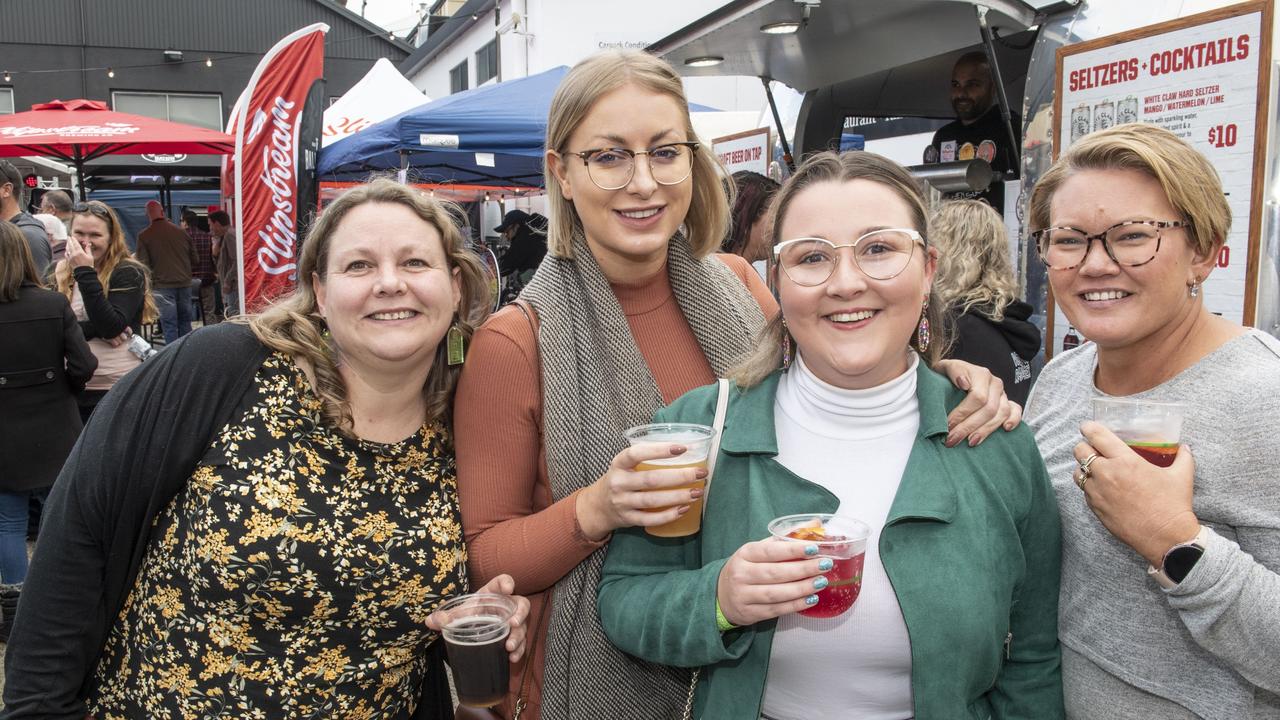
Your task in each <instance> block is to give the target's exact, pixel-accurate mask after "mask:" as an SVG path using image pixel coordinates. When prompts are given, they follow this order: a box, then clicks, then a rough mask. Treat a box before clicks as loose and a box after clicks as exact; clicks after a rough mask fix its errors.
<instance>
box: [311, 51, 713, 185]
mask: <svg viewBox="0 0 1280 720" xmlns="http://www.w3.org/2000/svg"><path fill="white" fill-rule="evenodd" d="M568 72H569V68H567V67H565V66H563V65H562V66H560V67H557V68H553V69H551V70H547V71H546V72H541V73H538V74H537V75H530V76H529V77H525V78H518V79H515V80H508V81H506V82H501V83H496V84H494V85H485V86H483V87H478V88H475V89H473V90H467V91H465V92H460V93H456V94H453V95H449V96H447V97H443V98H440V99H438V100H433V101H431V102H428V103H424V104H422V105H419V106H418V107H416V108H414V109H412V110H408V111H406V112H403V113H401V114H399V115H396V116H395V117H392V118H388V119H386V120H383V121H382V122H380V123H378V124H376V125H373V126H371V127H369V128H366V129H365V130H362V131H360V132H358V133H356V134H355V135H352V136H351V137H349V138H346V139H344V140H339V141H338V142H336V143H334V144H332V145H330V146H329V147H327V148H322V149H321V150H320V160H319V163H318V166H317V168H316V172H317V174H318V175H319V177H320V179H321V180H339V181H341V180H355V181H359V180H363V179H364V178H365V176H367V175H368V174H369V173H370V172H377V171H385V170H398V169H401V168H405V169H408V170H409V176H410V179H411V180H413V181H416V182H424V183H441V184H447V183H456V184H468V185H501V186H508V187H518V186H523V187H541V186H542V180H543V178H542V156H543V142H544V140H545V137H546V134H547V113H548V111H549V110H550V109H551V97H552V96H553V95H555V92H556V88H557V87H558V86H559V85H560V81H561V80H562V79H563V78H564V76H565V74H566V73H568ZM689 109H690V110H692V111H698V112H708V111H712V112H713V111H715V108H710V107H706V106H702V105H696V104H690V106H689Z"/></svg>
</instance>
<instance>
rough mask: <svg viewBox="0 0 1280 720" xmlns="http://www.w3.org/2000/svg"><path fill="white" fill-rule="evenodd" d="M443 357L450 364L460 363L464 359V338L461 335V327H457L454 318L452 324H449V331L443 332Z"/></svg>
mask: <svg viewBox="0 0 1280 720" xmlns="http://www.w3.org/2000/svg"><path fill="white" fill-rule="evenodd" d="M444 342H445V357H446V358H447V359H448V362H449V364H450V365H461V364H462V361H463V360H465V359H466V348H465V347H464V338H463V337H462V328H460V327H458V321H457V319H454V321H453V325H451V326H449V332H447V333H445V341H444Z"/></svg>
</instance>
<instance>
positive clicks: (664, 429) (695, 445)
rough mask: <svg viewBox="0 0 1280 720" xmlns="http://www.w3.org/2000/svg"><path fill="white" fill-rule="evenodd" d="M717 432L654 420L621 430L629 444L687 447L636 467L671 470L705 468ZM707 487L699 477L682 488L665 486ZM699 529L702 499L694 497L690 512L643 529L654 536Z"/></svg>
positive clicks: (687, 532) (681, 533)
mask: <svg viewBox="0 0 1280 720" xmlns="http://www.w3.org/2000/svg"><path fill="white" fill-rule="evenodd" d="M715 435H716V431H715V429H714V428H712V427H710V426H709V425H696V424H694V423H653V424H650V425H637V426H635V427H633V428H631V429H630V430H627V432H626V433H624V436H625V437H626V438H627V442H630V443H631V445H632V446H633V447H634V446H637V445H645V444H649V443H679V444H681V445H684V446H685V447H687V448H688V450H686V451H685V452H684V454H682V455H677V456H675V457H671V458H658V459H656V460H646V461H645V462H642V463H640V464H639V465H637V466H636V470H671V469H676V468H690V467H693V468H702V469H703V470H706V469H707V455H708V454H709V453H710V451H711V439H712V438H714V437H715ZM705 486H706V481H705V480H698V481H697V482H695V483H693V484H692V485H685V486H683V487H682V488H666V489H668V490H675V489H692V488H701V487H705ZM668 509H669V508H654V509H653V510H650V512H662V511H663V510H668ZM701 529H702V498H697V499H696V500H693V501H692V502H690V503H689V511H688V512H686V513H685V514H683V515H681V516H680V517H678V518H676V519H675V520H672V521H671V522H669V523H663V524H661V525H652V526H649V527H646V528H645V532H647V533H649V534H650V535H654V536H657V537H685V536H687V535H694V534H696V533H697V532H698V531H699V530H701Z"/></svg>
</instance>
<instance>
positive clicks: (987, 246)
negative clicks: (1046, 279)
mask: <svg viewBox="0 0 1280 720" xmlns="http://www.w3.org/2000/svg"><path fill="white" fill-rule="evenodd" d="M929 233H930V238H931V239H932V240H933V243H934V245H936V246H937V247H938V250H939V252H941V254H942V257H941V258H939V260H938V274H937V276H936V277H935V278H934V281H933V289H934V292H936V293H937V294H938V299H939V300H940V301H941V302H942V304H943V307H945V308H947V309H948V310H949V311H951V312H954V313H955V314H957V315H963V314H964V313H966V312H969V311H970V310H972V309H976V310H977V311H978V312H980V313H982V314H983V315H985V316H986V317H989V318H991V319H992V320H994V321H996V322H999V321H1000V320H1002V319H1003V318H1004V309H1005V308H1006V307H1008V306H1009V303H1011V302H1013V301H1014V300H1017V299H1018V295H1019V292H1018V282H1017V280H1015V279H1014V276H1013V265H1012V264H1011V263H1010V262H1009V235H1008V233H1006V232H1005V229H1004V218H1002V217H1000V213H998V212H996V211H995V209H994V208H992V207H991V206H990V205H988V204H986V203H985V202H982V201H981V200H951V201H948V202H945V203H943V204H942V205H940V206H939V207H938V209H937V210H935V211H934V213H933V217H931V218H930V219H929Z"/></svg>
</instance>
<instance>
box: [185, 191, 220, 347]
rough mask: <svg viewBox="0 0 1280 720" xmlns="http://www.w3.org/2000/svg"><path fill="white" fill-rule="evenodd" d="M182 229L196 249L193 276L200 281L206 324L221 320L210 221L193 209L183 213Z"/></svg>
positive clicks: (201, 306) (192, 268)
mask: <svg viewBox="0 0 1280 720" xmlns="http://www.w3.org/2000/svg"><path fill="white" fill-rule="evenodd" d="M182 231H183V232H185V233H186V234H187V237H189V238H191V246H192V248H194V249H195V251H196V264H195V265H193V266H192V267H191V277H192V279H194V280H199V281H200V308H201V311H202V312H203V313H204V322H205V324H206V325H212V324H214V323H216V322H219V321H220V320H221V318H219V317H218V302H217V300H216V298H217V295H218V288H217V283H218V273H217V270H216V268H215V267H214V263H213V235H212V234H210V232H209V223H208V221H207V220H206V219H205V218H202V217H200V216H199V215H197V214H196V213H195V212H193V211H191V210H185V211H183V213H182Z"/></svg>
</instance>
